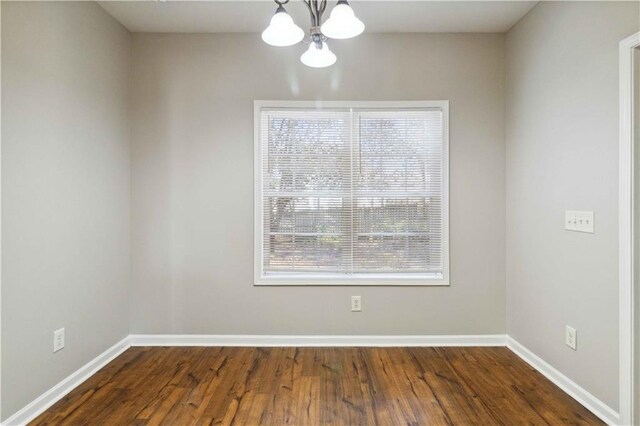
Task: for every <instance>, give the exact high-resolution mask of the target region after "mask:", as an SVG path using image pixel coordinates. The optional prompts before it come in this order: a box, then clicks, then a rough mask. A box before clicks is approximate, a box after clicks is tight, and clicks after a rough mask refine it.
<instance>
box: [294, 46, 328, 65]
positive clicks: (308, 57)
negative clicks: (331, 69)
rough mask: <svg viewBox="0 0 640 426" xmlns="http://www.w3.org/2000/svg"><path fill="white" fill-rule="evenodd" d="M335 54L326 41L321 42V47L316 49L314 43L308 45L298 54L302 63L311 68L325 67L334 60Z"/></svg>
mask: <svg viewBox="0 0 640 426" xmlns="http://www.w3.org/2000/svg"><path fill="white" fill-rule="evenodd" d="M336 59H337V58H336V55H334V54H333V52H332V51H331V50H329V46H327V43H322V47H321V48H320V49H318V46H316V44H315V43H311V44H310V45H309V49H307V51H306V52H304V53H303V54H302V56H300V60H301V61H302V63H303V64H305V65H306V66H308V67H312V68H325V67H328V66H331V65H333V64H334V63H335V62H336Z"/></svg>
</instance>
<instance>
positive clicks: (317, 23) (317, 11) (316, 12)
mask: <svg viewBox="0 0 640 426" xmlns="http://www.w3.org/2000/svg"><path fill="white" fill-rule="evenodd" d="M313 8H314V10H315V15H316V23H315V26H316V27H318V26H320V16H321V15H320V8H319V7H318V0H313Z"/></svg>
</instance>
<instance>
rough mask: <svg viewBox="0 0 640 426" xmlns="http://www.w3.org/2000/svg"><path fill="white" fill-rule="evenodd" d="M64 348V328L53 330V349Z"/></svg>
mask: <svg viewBox="0 0 640 426" xmlns="http://www.w3.org/2000/svg"><path fill="white" fill-rule="evenodd" d="M62 348H64V328H61V329H59V330H56V331H54V332H53V351H54V352H58V351H59V350H60V349H62Z"/></svg>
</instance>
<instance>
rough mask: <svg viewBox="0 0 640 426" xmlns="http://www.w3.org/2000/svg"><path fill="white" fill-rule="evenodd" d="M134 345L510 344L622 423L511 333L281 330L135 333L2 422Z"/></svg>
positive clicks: (43, 405)
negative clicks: (371, 333) (309, 333)
mask: <svg viewBox="0 0 640 426" xmlns="http://www.w3.org/2000/svg"><path fill="white" fill-rule="evenodd" d="M131 346H262V347H267V346H271V347H279V346H280V347H281V346H299V347H303V346H307V347H309V346H316V347H338V346H343V347H344V346H360V347H365V346H368V347H402V346H423V347H432V346H507V347H508V348H509V349H510V350H511V351H513V352H514V353H515V354H516V355H518V356H519V357H520V358H522V359H523V360H524V361H526V362H527V363H528V364H529V365H531V366H532V367H533V368H535V369H536V370H538V371H539V372H540V373H542V374H543V375H544V376H545V377H546V378H548V379H549V380H551V381H552V382H553V383H555V384H556V385H557V386H558V387H560V388H561V389H562V390H563V391H565V392H566V393H567V394H569V395H570V396H571V397H573V398H574V399H575V400H576V401H578V402H579V403H580V404H582V405H583V406H585V407H586V408H587V409H588V410H590V411H591V412H592V413H594V414H595V415H596V416H598V417H599V418H600V419H602V420H603V421H605V422H606V423H608V424H610V425H616V424H618V423H619V415H618V413H617V412H616V411H615V410H613V409H612V408H610V407H609V406H607V405H606V404H605V403H603V402H602V401H600V400H599V399H598V398H596V397H595V396H593V395H591V394H590V393H589V392H587V391H586V390H584V389H583V388H582V387H580V386H579V385H577V384H576V383H575V382H573V381H572V380H571V379H569V378H568V377H566V376H565V375H564V374H562V373H561V372H559V371H558V370H556V369H555V368H553V367H552V366H551V365H549V364H548V363H547V362H545V361H544V360H542V359H541V358H540V357H538V356H537V355H535V354H534V353H533V352H531V351H530V350H529V349H527V348H526V347H524V346H522V345H521V344H520V343H518V342H517V341H515V340H514V339H512V338H511V337H509V336H506V335H502V334H495V335H466V336H465V335H463V336H295V335H289V336H276V335H196V334H179V335H169V334H149V335H142V334H134V335H130V336H127V337H125V338H124V339H122V340H121V341H120V342H118V343H116V344H115V345H113V346H112V347H111V348H109V349H107V350H106V351H105V352H103V353H102V354H100V355H98V356H97V357H96V358H94V359H93V360H92V361H90V362H89V363H87V364H86V365H85V366H84V367H82V368H80V369H79V370H78V371H76V372H75V373H73V374H71V375H70V376H69V377H67V378H66V379H64V380H63V381H61V382H60V383H58V384H57V385H55V386H54V387H52V388H51V389H49V390H48V391H46V392H45V393H43V394H42V395H41V396H39V397H38V398H36V399H35V400H34V401H33V402H31V403H29V404H28V405H27V406H26V407H24V408H23V409H21V410H20V411H18V412H17V413H15V414H14V415H12V416H11V417H9V418H8V419H7V420H5V421H4V422H3V423H2V426H5V425H6V426H14V425H24V424H27V423H29V422H30V421H31V420H33V419H35V418H36V417H37V416H38V415H40V414H41V413H43V412H44V411H45V410H46V409H47V408H49V407H51V406H52V405H53V404H55V403H56V402H57V401H59V400H60V399H61V398H62V397H64V396H65V395H66V394H68V393H69V392H71V391H72V390H73V389H75V388H76V387H77V386H78V385H80V384H81V383H82V382H84V381H85V380H87V379H88V378H89V377H91V376H93V375H94V374H95V373H96V372H97V371H98V370H100V369H101V368H102V367H104V366H105V365H106V364H108V363H109V362H110V361H112V360H113V359H114V358H116V357H117V356H118V355H120V354H121V353H122V352H124V351H125V350H127V349H128V348H129V347H131Z"/></svg>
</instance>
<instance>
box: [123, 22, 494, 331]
mask: <svg viewBox="0 0 640 426" xmlns="http://www.w3.org/2000/svg"><path fill="white" fill-rule="evenodd" d="M331 48H332V49H333V50H334V51H335V52H336V54H337V56H338V58H339V59H338V63H337V64H336V65H335V66H333V67H332V68H329V69H325V70H315V69H310V68H307V67H305V66H304V65H302V64H301V63H300V61H299V59H298V57H299V55H300V54H301V53H302V49H303V47H302V46H298V47H292V48H287V49H277V48H270V47H268V46H266V45H265V44H264V43H263V42H262V41H261V40H260V37H259V35H258V34H245V35H185V34H183V35H177V34H174V35H169V34H166V35H160V34H134V35H133V87H134V103H133V106H134V127H133V141H134V148H133V170H134V172H133V223H132V229H133V240H132V241H133V266H134V267H133V302H132V332H134V333H204V334H401V335H406V334H493V333H504V331H505V272H504V271H505V263H504V262H505V261H504V257H505V254H504V247H505V230H504V221H505V216H504V215H505V208H504V205H505V158H504V149H505V147H504V69H505V67H504V35H500V34H493V35H492V34H455V35H454V34H431V35H428V34H412V35H392V34H373V35H372V34H368V35H364V36H362V37H358V38H357V39H354V40H345V41H340V42H334V43H333V44H332V45H331ZM255 99H269V100H273V99H299V100H431V99H448V100H450V102H451V103H450V108H451V141H450V149H451V209H450V211H451V219H450V220H451V222H450V227H451V286H450V287H444V288H443V287H440V288H433V287H432V288H429V287H417V288H416V287H397V288H388V287H384V288H379V287H377V288H372V287H356V288H354V287H306V288H305V287H254V286H253V219H252V214H253V101H254V100H255ZM351 295H362V297H363V307H364V312H362V313H351V312H350V311H349V296H351Z"/></svg>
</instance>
